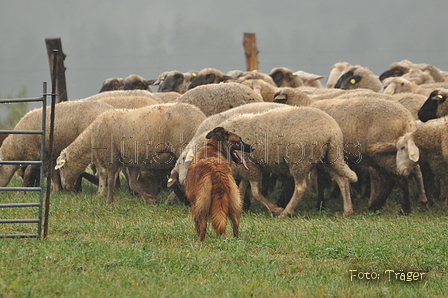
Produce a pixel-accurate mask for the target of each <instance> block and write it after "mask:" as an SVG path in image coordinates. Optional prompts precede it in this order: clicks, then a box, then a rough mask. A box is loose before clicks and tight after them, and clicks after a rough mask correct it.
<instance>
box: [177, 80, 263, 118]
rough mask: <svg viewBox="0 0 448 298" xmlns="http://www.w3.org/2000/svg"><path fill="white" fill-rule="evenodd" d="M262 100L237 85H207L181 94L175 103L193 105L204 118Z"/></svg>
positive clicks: (252, 91) (241, 85)
mask: <svg viewBox="0 0 448 298" xmlns="http://www.w3.org/2000/svg"><path fill="white" fill-rule="evenodd" d="M261 101H263V99H262V98H261V97H260V96H259V95H258V94H257V93H255V91H254V90H252V89H251V88H249V87H248V86H245V85H243V84H239V83H226V84H208V85H203V86H198V87H196V88H193V89H191V90H188V91H187V92H186V93H185V94H182V95H181V96H180V97H179V98H178V99H177V100H176V102H185V103H190V104H193V105H195V106H197V107H199V109H201V111H202V112H204V114H205V115H206V116H210V115H213V114H216V113H220V112H223V111H225V110H228V109H231V108H234V107H237V106H240V105H243V104H247V103H252V102H261Z"/></svg>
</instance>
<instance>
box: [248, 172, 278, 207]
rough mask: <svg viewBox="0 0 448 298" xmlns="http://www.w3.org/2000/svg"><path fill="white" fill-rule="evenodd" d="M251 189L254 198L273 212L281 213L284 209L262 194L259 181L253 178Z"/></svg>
mask: <svg viewBox="0 0 448 298" xmlns="http://www.w3.org/2000/svg"><path fill="white" fill-rule="evenodd" d="M250 189H251V190H252V195H253V196H254V198H255V199H256V200H257V201H260V202H261V203H262V204H263V205H265V206H266V207H267V208H268V209H269V210H270V211H271V212H272V213H274V214H277V215H279V214H280V213H281V212H282V211H283V208H281V207H278V206H277V205H275V204H273V203H271V202H270V201H269V200H268V199H266V198H265V197H264V196H263V195H262V194H261V190H260V183H259V182H258V181H255V180H251V181H250Z"/></svg>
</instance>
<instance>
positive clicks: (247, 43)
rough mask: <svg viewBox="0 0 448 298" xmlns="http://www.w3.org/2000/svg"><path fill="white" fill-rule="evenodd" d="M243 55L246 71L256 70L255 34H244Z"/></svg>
mask: <svg viewBox="0 0 448 298" xmlns="http://www.w3.org/2000/svg"><path fill="white" fill-rule="evenodd" d="M243 46H244V54H245V55H246V69H247V70H248V71H253V70H259V69H258V49H257V40H256V38H255V33H244V41H243Z"/></svg>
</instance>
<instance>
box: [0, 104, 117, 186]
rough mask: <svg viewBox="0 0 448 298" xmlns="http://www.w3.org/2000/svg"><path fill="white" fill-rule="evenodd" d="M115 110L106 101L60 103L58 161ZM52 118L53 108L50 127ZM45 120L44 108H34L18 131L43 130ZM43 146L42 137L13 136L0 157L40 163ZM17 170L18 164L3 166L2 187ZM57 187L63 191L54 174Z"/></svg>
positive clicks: (57, 111)
mask: <svg viewBox="0 0 448 298" xmlns="http://www.w3.org/2000/svg"><path fill="white" fill-rule="evenodd" d="M112 109H113V107H112V106H110V105H108V104H106V103H102V102H82V101H68V102H61V103H58V104H56V106H55V123H54V145H53V154H54V155H53V156H54V161H55V160H56V157H57V156H58V155H59V153H60V152H61V150H62V149H64V148H65V147H66V146H68V145H69V144H70V143H71V142H72V141H74V140H75V139H76V137H77V136H78V135H79V134H81V132H82V131H83V130H84V129H85V128H86V127H87V126H89V124H90V123H92V122H93V120H95V118H96V117H97V116H98V115H99V114H101V113H102V112H105V111H108V110H112ZM49 115H50V107H47V116H48V117H47V127H50V124H49V123H50V117H49ZM41 119H42V108H37V109H34V110H32V111H30V112H28V113H27V114H26V115H25V116H23V117H22V119H20V121H19V122H18V123H17V125H16V126H15V127H14V130H41V129H42V127H41V125H42V120H41ZM48 131H49V130H48V129H47V134H46V136H45V139H46V142H45V145H46V148H45V152H46V154H47V155H46V156H45V159H46V160H47V161H48V160H49V156H48V152H49V139H48V138H49V134H48ZM41 143H42V142H41V136H40V135H29V134H27V135H24V134H10V135H9V136H8V137H7V138H6V139H5V141H4V142H3V144H2V146H1V148H0V158H2V159H3V160H31V161H32V160H39V159H40V152H41ZM54 161H53V162H54ZM17 168H18V165H3V166H1V167H0V181H1V182H0V186H1V187H4V186H6V185H7V184H8V183H9V182H10V180H11V178H12V175H13V174H14V172H15V171H16V170H17ZM80 174H81V173H80ZM76 178H77V177H76ZM25 179H28V178H25V177H24V181H25ZM53 184H54V191H59V190H61V185H60V181H59V172H58V171H54V176H53Z"/></svg>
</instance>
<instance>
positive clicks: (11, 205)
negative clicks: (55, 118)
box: [0, 83, 47, 238]
mask: <svg viewBox="0 0 448 298" xmlns="http://www.w3.org/2000/svg"><path fill="white" fill-rule="evenodd" d="M19 102H41V103H42V130H0V133H5V134H40V135H42V143H41V154H40V157H41V160H40V161H3V160H0V165H2V164H4V165H17V164H18V165H40V181H39V187H0V191H39V192H40V197H39V202H37V203H9V204H0V208H30V207H37V208H38V212H37V218H32V219H0V224H8V223H33V224H37V233H35V234H19V233H18V234H0V238H37V237H40V236H41V234H42V213H43V212H42V209H43V202H44V193H45V189H44V173H45V169H44V160H45V131H46V123H47V121H46V120H47V83H43V95H42V97H35V98H19V99H17V98H16V99H2V100H0V103H19Z"/></svg>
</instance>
